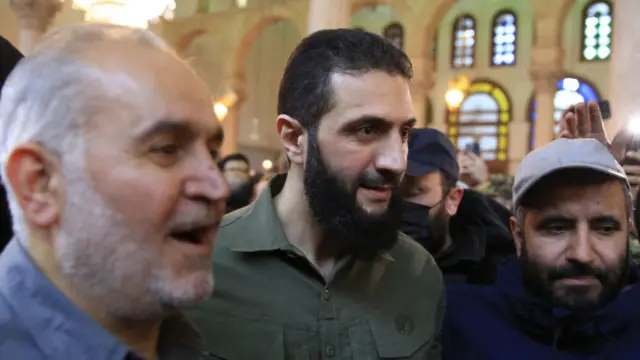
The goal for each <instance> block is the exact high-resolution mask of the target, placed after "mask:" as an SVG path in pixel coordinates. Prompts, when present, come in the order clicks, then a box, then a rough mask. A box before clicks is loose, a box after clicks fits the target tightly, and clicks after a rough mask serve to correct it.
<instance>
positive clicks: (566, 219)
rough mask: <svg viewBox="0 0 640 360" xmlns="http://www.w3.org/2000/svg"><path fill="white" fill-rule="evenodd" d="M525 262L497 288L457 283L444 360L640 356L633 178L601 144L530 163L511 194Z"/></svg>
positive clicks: (620, 359)
mask: <svg viewBox="0 0 640 360" xmlns="http://www.w3.org/2000/svg"><path fill="white" fill-rule="evenodd" d="M513 200H514V206H515V214H516V216H515V217H513V218H512V219H511V231H512V234H513V238H514V241H515V245H516V249H517V253H518V258H514V259H512V260H508V261H506V262H505V263H503V264H502V265H501V266H500V268H499V270H498V278H497V280H496V282H495V284H494V285H491V286H486V287H482V286H475V285H454V286H452V287H451V288H450V289H449V292H448V294H447V300H448V302H447V315H446V317H445V323H444V326H443V333H444V340H443V342H444V344H443V347H444V350H443V359H445V360H457V359H460V360H463V359H464V360H475V359H478V360H480V359H518V360H539V359H548V360H564V359H566V360H569V359H574V360H575V359H585V360H586V359H595V358H597V359H616V360H631V359H638V358H639V357H640V342H638V341H637V339H638V337H640V282H639V280H640V270H639V268H638V266H637V265H635V264H634V263H633V262H632V261H631V260H630V254H629V236H630V230H631V227H630V219H631V216H632V213H633V208H632V204H631V194H630V191H629V183H628V181H627V177H626V175H625V173H624V171H623V169H622V168H621V167H620V165H619V164H618V162H617V161H616V159H615V158H614V157H613V155H611V153H610V152H609V150H608V149H607V148H606V147H605V146H603V145H602V144H601V143H600V142H598V141H596V140H594V139H573V140H570V139H558V140H555V141H553V142H551V143H550V144H548V145H547V146H545V147H543V148H541V149H538V150H536V151H533V152H531V153H530V154H529V155H527V156H526V157H525V158H524V159H523V161H522V163H521V164H520V166H519V167H518V170H517V171H516V177H515V181H514V186H513Z"/></svg>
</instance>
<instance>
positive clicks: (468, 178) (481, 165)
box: [457, 144, 489, 189]
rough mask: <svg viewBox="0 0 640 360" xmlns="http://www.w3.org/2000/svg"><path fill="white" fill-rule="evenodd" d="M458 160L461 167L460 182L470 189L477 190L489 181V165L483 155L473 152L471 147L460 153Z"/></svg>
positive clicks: (458, 153)
mask: <svg viewBox="0 0 640 360" xmlns="http://www.w3.org/2000/svg"><path fill="white" fill-rule="evenodd" d="M473 145H475V144H473ZM457 159H458V165H459V167H460V179H459V180H460V181H461V182H462V183H464V184H465V185H467V186H468V187H469V188H471V189H475V188H477V187H480V186H482V185H483V184H485V183H486V182H487V181H488V180H489V169H488V167H487V163H486V162H485V161H484V159H483V158H482V156H481V155H479V154H477V153H475V152H473V151H472V148H471V147H469V148H468V149H463V150H460V151H458V152H457Z"/></svg>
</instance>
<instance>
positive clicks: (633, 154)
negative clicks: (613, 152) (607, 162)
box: [624, 151, 640, 161]
mask: <svg viewBox="0 0 640 360" xmlns="http://www.w3.org/2000/svg"><path fill="white" fill-rule="evenodd" d="M624 158H625V159H630V160H637V161H640V151H627V153H626V154H625V155H624Z"/></svg>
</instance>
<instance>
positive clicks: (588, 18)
mask: <svg viewBox="0 0 640 360" xmlns="http://www.w3.org/2000/svg"><path fill="white" fill-rule="evenodd" d="M612 31H613V17H612V14H611V3H610V2H608V1H592V2H591V3H589V4H588V5H587V6H586V7H585V9H584V37H583V46H582V59H583V60H586V61H591V60H606V59H608V58H609V57H610V56H611V38H612Z"/></svg>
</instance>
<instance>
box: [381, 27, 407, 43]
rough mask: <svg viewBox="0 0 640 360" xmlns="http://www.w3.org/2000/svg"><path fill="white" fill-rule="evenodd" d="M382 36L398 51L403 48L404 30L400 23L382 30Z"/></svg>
mask: <svg viewBox="0 0 640 360" xmlns="http://www.w3.org/2000/svg"><path fill="white" fill-rule="evenodd" d="M383 36H384V38H385V39H387V40H389V41H390V42H391V43H392V44H393V45H395V46H397V47H398V48H399V49H402V48H403V47H404V28H403V27H402V24H400V23H397V22H396V23H391V24H389V25H387V27H386V28H384V32H383Z"/></svg>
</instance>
